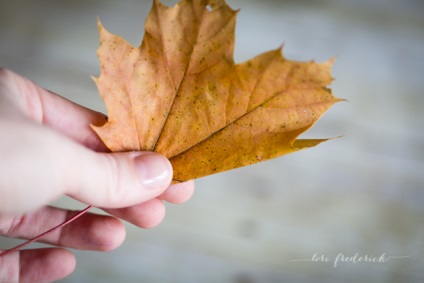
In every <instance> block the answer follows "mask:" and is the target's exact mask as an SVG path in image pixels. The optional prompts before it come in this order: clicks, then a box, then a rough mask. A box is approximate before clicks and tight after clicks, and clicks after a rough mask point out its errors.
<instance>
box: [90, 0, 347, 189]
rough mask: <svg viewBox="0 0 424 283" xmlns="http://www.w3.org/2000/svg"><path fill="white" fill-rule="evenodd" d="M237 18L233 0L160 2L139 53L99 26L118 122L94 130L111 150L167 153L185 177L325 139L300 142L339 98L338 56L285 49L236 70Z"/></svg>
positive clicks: (108, 96) (101, 85)
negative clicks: (322, 58) (289, 55)
mask: <svg viewBox="0 0 424 283" xmlns="http://www.w3.org/2000/svg"><path fill="white" fill-rule="evenodd" d="M236 14H237V11H234V10H232V9H231V8H230V7H229V6H228V5H227V4H226V3H225V1H224V0H182V1H181V2H179V3H178V4H177V5H175V6H174V7H172V8H170V7H167V6H164V5H163V4H161V3H160V1H159V0H155V1H154V2H153V6H152V10H151V11H150V13H149V15H148V17H147V20H146V23H145V36H144V39H143V42H142V44H141V46H140V47H133V46H131V45H130V44H128V43H127V42H126V41H125V40H124V39H122V38H120V37H119V36H117V35H113V34H111V33H109V32H108V31H106V30H105V28H104V27H103V26H102V24H101V23H100V22H99V31H100V48H99V50H98V56H99V60H100V63H101V75H100V77H99V78H97V79H95V81H96V84H97V87H98V89H99V92H100V95H101V97H102V98H103V100H104V102H105V104H106V106H107V111H108V115H109V120H108V122H107V123H106V124H105V125H103V126H102V127H94V126H93V128H94V130H95V131H96V132H97V134H98V135H99V136H100V138H101V139H102V140H103V141H104V143H105V144H106V146H107V147H109V149H111V150H112V151H132V150H148V151H156V152H159V153H161V154H163V155H165V156H166V157H168V158H169V159H170V161H171V163H172V165H173V168H174V180H176V181H186V180H190V179H195V178H199V177H202V176H207V175H210V174H213V173H218V172H222V171H225V170H229V169H233V168H237V167H241V166H245V165H249V164H252V163H256V162H260V161H264V160H267V159H270V158H274V157H277V156H281V155H284V154H287V153H291V152H294V151H297V150H300V149H303V148H308V147H312V146H315V145H317V144H319V143H320V142H322V141H324V140H296V138H297V137H298V136H299V135H300V134H301V133H302V132H304V131H306V130H307V129H308V128H310V127H311V126H312V125H313V124H314V123H315V122H316V121H317V120H318V119H319V117H320V116H321V115H322V114H323V113H324V112H325V111H326V110H327V109H328V108H329V107H330V106H331V105H332V104H333V103H335V102H337V101H339V100H340V99H338V98H335V97H334V96H333V95H332V94H331V90H330V89H328V88H327V85H329V84H330V83H331V81H332V78H331V75H330V69H331V66H332V60H330V61H328V62H325V63H321V64H318V63H316V62H295V61H290V60H287V59H286V58H284V57H283V56H282V54H281V50H280V49H277V50H273V51H270V52H267V53H264V54H261V55H259V56H257V57H255V58H253V59H251V60H249V61H247V62H245V63H242V64H238V65H236V64H235V63H234V60H233V51H234V29H235V22H236Z"/></svg>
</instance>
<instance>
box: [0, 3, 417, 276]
mask: <svg viewBox="0 0 424 283" xmlns="http://www.w3.org/2000/svg"><path fill="white" fill-rule="evenodd" d="M163 2H164V3H165V4H170V5H172V4H175V3H176V1H169V0H167V1H163ZM228 3H229V4H230V6H232V7H233V8H235V9H241V12H240V13H239V15H238V23H237V30H236V50H235V59H236V61H237V62H242V61H244V60H247V59H249V58H251V57H253V56H255V55H257V54H259V53H261V52H264V51H267V50H270V49H274V48H276V47H278V46H279V45H281V44H284V53H285V55H286V57H288V58H289V59H292V60H301V61H305V60H311V59H315V60H317V61H325V60H328V59H329V58H331V57H333V56H337V60H336V63H335V65H334V68H333V76H334V77H335V78H336V79H335V81H334V83H333V84H332V86H331V87H332V89H333V92H334V94H335V95H336V96H338V97H343V98H346V99H347V100H348V101H349V102H344V103H338V104H336V105H334V106H333V107H332V108H331V109H330V110H329V112H328V113H327V114H326V115H325V116H324V117H323V118H322V119H321V120H320V121H319V122H318V123H317V125H315V127H314V128H313V129H311V130H310V131H309V132H308V133H307V134H305V135H304V136H307V137H314V138H325V137H335V136H340V135H343V136H344V137H343V138H339V139H336V140H332V141H329V142H326V143H324V144H322V145H320V146H318V147H316V148H313V149H308V150H305V151H302V152H299V153H295V154H292V155H288V156H284V157H282V158H278V159H275V160H272V161H268V162H265V163H262V164H257V165H254V166H250V167H246V168H242V169H237V170H233V171H231V172H227V173H222V174H218V175H215V176H211V177H206V178H203V179H200V180H198V181H197V189H196V192H195V195H194V196H193V198H192V199H191V200H190V201H189V202H187V203H185V204H182V205H178V206H177V205H169V204H168V206H167V209H168V214H167V217H166V219H165V220H164V222H163V223H162V224H161V225H160V226H158V227H157V228H154V229H151V230H141V229H138V228H136V227H134V226H132V225H127V228H128V236H127V239H126V241H125V243H124V244H123V246H121V247H120V248H118V249H117V250H115V251H113V252H108V253H100V252H91V251H88V252H86V251H75V254H76V256H77V269H76V271H75V272H74V273H73V274H72V275H71V276H70V277H68V278H66V279H63V280H62V281H61V282H234V283H253V282H424V270H423V266H424V240H423V239H424V192H423V187H424V171H423V169H424V166H423V165H424V133H423V129H424V127H423V126H424V125H423V124H424V114H423V113H424V111H423V106H424V93H423V92H424V79H423V74H424V73H423V72H424V71H423V70H424V17H423V15H424V2H423V1H420V0H404V1H395V0H359V1H358V0H323V1H313V0H309V1H308V0H303V1H294V0H286V1H276V0H275V1H271V0H267V1H253V0H250V1H247V0H244V1H241V0H228ZM150 5H151V3H150V1H136V0H129V1H112V0H108V1H105V0H103V1H100V0H97V1H82V0H72V1H71V0H69V1H54V0H44V1H41V0H35V1H30V0H14V1H1V2H0V40H1V41H0V65H1V66H3V67H7V68H10V69H12V70H14V71H15V72H18V73H20V74H22V75H24V76H26V77H28V78H30V79H31V80H33V81H34V82H36V83H38V84H40V85H41V86H43V87H45V88H48V89H50V90H53V91H55V92H57V93H59V94H61V95H63V96H65V97H67V98H69V99H71V100H73V101H75V102H77V103H80V104H82V105H84V106H87V107H90V108H93V109H96V110H99V111H103V112H104V111H105V108H104V105H103V103H102V101H101V100H100V98H99V96H98V93H97V89H96V87H95V85H94V83H93V82H92V80H91V79H90V76H91V75H94V76H97V75H99V64H98V60H97V56H96V49H97V47H98V33H97V26H96V17H100V19H101V20H102V22H103V24H104V25H105V27H106V28H107V29H108V30H109V31H111V32H113V33H116V34H119V35H120V36H122V37H124V38H125V39H127V40H128V41H129V42H130V43H131V44H133V45H137V46H138V45H139V44H140V42H141V39H142V36H143V24H144V20H145V18H146V15H147V13H148V11H149V9H150ZM57 204H58V205H61V206H64V207H70V208H76V209H79V208H83V207H84V205H82V204H78V203H76V202H73V201H70V200H69V199H61V200H59V201H58V202H57ZM15 243H16V242H15V241H11V240H9V239H4V238H0V245H1V246H2V247H3V248H5V247H10V246H12V245H13V244H15ZM357 253H358V254H359V256H369V257H380V256H382V255H385V256H386V259H387V260H386V262H384V263H369V262H360V263H352V262H342V263H339V264H338V265H337V267H336V268H335V267H334V260H335V258H336V257H337V255H339V254H343V255H344V256H349V257H352V256H354V255H355V254H357ZM314 254H315V255H316V256H323V257H325V258H328V262H325V261H322V260H318V261H315V262H314V261H311V259H312V258H313V256H314ZM389 256H405V257H404V258H390V259H388V257H389ZM308 260H309V261H308Z"/></svg>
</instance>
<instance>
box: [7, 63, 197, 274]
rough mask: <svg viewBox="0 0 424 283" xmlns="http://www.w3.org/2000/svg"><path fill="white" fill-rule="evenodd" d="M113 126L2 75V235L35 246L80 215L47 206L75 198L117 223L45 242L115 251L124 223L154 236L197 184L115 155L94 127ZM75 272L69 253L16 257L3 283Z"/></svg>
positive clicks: (101, 219)
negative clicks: (169, 208)
mask: <svg viewBox="0 0 424 283" xmlns="http://www.w3.org/2000/svg"><path fill="white" fill-rule="evenodd" d="M105 119H106V117H105V116H104V115H103V114H101V113H98V112H95V111H92V110H89V109H86V108H84V107H82V106H79V105H77V104H74V103H72V102H70V101H68V100H66V99H64V98H62V97H60V96H58V95H56V94H54V93H52V92H50V91H47V90H45V89H42V88H41V87H39V86H37V85H35V84H33V83H32V82H30V81H28V80H26V79H25V78H22V77H21V76H19V75H17V74H15V73H13V72H11V71H8V70H5V69H0V133H1V136H2V137H1V139H0V156H1V158H0V172H1V175H0V235H4V236H8V237H14V238H27V239H28V238H32V237H34V236H37V235H38V234H40V233H42V232H44V231H46V230H48V229H49V228H51V227H53V226H55V225H57V224H59V223H61V222H63V221H64V220H66V219H68V218H69V217H71V216H72V215H74V214H75V212H73V211H69V210H65V209H59V208H54V207H51V206H46V204H47V203H49V202H51V201H52V200H54V199H56V198H58V197H60V196H62V195H68V196H70V197H72V198H75V199H77V200H79V201H82V202H84V203H87V204H90V205H93V206H96V207H101V208H102V209H103V210H105V211H106V212H108V213H109V214H111V215H113V216H115V217H113V216H105V215H96V214H92V213H87V214H85V215H83V216H81V217H80V218H78V219H77V220H75V221H74V222H72V223H70V224H69V225H67V226H64V227H62V228H60V229H58V230H56V231H54V232H53V233H51V234H48V235H46V236H45V237H44V238H43V242H46V243H50V244H52V245H57V246H63V247H70V248H75V249H85V250H99V251H107V250H111V249H114V248H116V247H118V246H119V245H120V244H121V243H122V242H123V241H124V238H125V228H124V226H123V224H122V223H121V222H120V221H119V220H118V219H117V218H120V219H123V220H126V221H129V222H131V223H133V224H134V225H137V226H139V227H142V228H150V227H153V226H155V225H157V224H159V223H160V222H161V221H162V219H163V217H164V215H165V206H164V204H163V200H165V201H168V202H172V203H181V202H184V201H186V200H188V199H189V198H190V197H191V195H192V193H193V190H194V183H193V182H192V181H190V182H186V183H181V184H176V185H171V186H169V184H170V182H171V180H172V167H171V164H170V163H169V161H168V160H167V159H166V158H164V157H163V156H161V155H159V154H157V153H150V152H148V153H147V152H130V153H107V149H106V147H105V146H104V145H103V143H102V142H101V141H100V139H99V138H98V137H97V135H96V134H95V133H94V132H93V131H92V130H91V128H90V126H89V125H90V124H94V125H101V124H103V123H104V122H105ZM116 217H117V218H116ZM74 268H75V258H74V256H73V255H72V253H71V252H69V251H68V250H66V249H63V248H44V249H33V250H23V251H18V252H12V253H10V254H7V255H5V256H0V282H18V281H19V282H39V281H43V282H44V281H54V280H58V279H60V278H63V277H65V276H67V275H69V274H70V273H71V272H72V271H73V270H74ZM40 270H42V272H40Z"/></svg>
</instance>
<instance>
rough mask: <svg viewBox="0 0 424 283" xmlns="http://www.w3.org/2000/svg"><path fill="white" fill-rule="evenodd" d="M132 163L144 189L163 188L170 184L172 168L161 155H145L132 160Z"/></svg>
mask: <svg viewBox="0 0 424 283" xmlns="http://www.w3.org/2000/svg"><path fill="white" fill-rule="evenodd" d="M134 162H135V166H136V168H137V171H138V174H139V176H140V179H141V182H142V184H143V186H144V187H148V188H154V187H163V186H168V185H169V184H170V182H171V180H172V166H171V163H170V162H169V160H168V159H166V158H165V157H163V156H162V155H160V154H157V153H147V154H143V155H140V156H137V157H136V158H134Z"/></svg>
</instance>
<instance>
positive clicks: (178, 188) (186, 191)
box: [159, 181, 195, 204]
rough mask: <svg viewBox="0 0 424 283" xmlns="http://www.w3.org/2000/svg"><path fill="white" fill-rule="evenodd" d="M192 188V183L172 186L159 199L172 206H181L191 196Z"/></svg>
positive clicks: (193, 185)
mask: <svg viewBox="0 0 424 283" xmlns="http://www.w3.org/2000/svg"><path fill="white" fill-rule="evenodd" d="M194 188H195V184H194V181H187V182H184V183H176V184H172V185H171V186H169V188H168V189H167V190H166V191H165V192H163V193H162V194H161V195H160V196H159V198H160V199H163V200H164V201H167V202H170V203H173V204H181V203H184V202H186V201H188V200H189V199H190V198H191V197H192V196H193V194H194Z"/></svg>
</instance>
